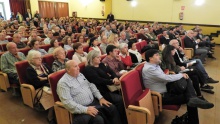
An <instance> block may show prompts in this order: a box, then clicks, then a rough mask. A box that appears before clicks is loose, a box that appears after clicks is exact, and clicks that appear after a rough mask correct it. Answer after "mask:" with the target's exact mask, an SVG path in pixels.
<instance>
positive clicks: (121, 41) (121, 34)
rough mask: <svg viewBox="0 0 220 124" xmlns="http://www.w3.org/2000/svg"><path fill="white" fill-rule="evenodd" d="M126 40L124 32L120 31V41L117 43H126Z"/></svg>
mask: <svg viewBox="0 0 220 124" xmlns="http://www.w3.org/2000/svg"><path fill="white" fill-rule="evenodd" d="M128 42H129V41H128V39H126V32H124V31H122V32H121V33H120V40H119V43H128Z"/></svg>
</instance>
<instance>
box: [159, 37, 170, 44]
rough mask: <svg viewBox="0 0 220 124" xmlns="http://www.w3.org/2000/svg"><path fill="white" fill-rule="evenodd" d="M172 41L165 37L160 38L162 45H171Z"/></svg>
mask: <svg viewBox="0 0 220 124" xmlns="http://www.w3.org/2000/svg"><path fill="white" fill-rule="evenodd" d="M169 42H170V39H166V38H165V37H164V36H161V37H160V43H161V44H166V45H169Z"/></svg>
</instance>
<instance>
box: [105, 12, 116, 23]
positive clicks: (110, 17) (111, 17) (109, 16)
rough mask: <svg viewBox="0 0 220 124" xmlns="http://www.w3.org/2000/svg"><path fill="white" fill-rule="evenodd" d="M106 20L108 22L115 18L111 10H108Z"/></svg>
mask: <svg viewBox="0 0 220 124" xmlns="http://www.w3.org/2000/svg"><path fill="white" fill-rule="evenodd" d="M107 20H109V22H112V21H114V20H115V18H114V15H113V14H112V12H110V13H109V14H108V16H107Z"/></svg>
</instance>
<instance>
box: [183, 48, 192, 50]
mask: <svg viewBox="0 0 220 124" xmlns="http://www.w3.org/2000/svg"><path fill="white" fill-rule="evenodd" d="M184 50H193V48H184Z"/></svg>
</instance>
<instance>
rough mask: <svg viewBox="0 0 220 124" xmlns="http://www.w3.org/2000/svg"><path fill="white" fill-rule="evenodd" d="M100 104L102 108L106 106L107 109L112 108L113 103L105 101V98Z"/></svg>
mask: <svg viewBox="0 0 220 124" xmlns="http://www.w3.org/2000/svg"><path fill="white" fill-rule="evenodd" d="M99 103H100V105H101V106H103V105H106V106H107V107H110V106H109V105H111V104H112V103H110V102H109V101H107V100H105V99H104V98H101V99H100V100H99Z"/></svg>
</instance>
